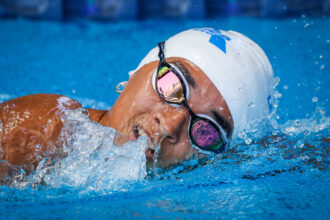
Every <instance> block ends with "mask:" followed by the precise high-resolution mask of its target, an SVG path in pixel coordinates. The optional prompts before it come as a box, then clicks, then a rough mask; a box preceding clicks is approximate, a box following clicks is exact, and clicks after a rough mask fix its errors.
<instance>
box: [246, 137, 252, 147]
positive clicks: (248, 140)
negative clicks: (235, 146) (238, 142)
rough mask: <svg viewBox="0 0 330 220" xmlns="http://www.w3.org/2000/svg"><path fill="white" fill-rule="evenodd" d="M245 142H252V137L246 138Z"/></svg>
mask: <svg viewBox="0 0 330 220" xmlns="http://www.w3.org/2000/svg"><path fill="white" fill-rule="evenodd" d="M244 142H245V144H247V145H249V144H251V143H252V139H251V138H245V140H244Z"/></svg>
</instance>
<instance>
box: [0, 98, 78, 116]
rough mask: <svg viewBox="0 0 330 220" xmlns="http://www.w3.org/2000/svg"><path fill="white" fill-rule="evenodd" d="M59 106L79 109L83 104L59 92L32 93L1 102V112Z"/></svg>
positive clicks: (42, 109)
mask: <svg viewBox="0 0 330 220" xmlns="http://www.w3.org/2000/svg"><path fill="white" fill-rule="evenodd" d="M54 108H57V109H59V110H61V109H62V110H64V109H77V108H81V104H80V103H79V102H78V101H76V100H73V99H71V98H69V97H67V96H63V95H58V94H46V93H40V94H32V95H26V96H21V97H18V98H14V99H11V100H8V101H6V102H3V103H0V113H3V111H8V110H14V111H15V110H16V111H18V110H27V109H30V110H32V109H33V110H37V111H39V112H43V111H49V109H53V110H54Z"/></svg>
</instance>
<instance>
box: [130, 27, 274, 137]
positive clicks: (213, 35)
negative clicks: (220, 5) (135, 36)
mask: <svg viewBox="0 0 330 220" xmlns="http://www.w3.org/2000/svg"><path fill="white" fill-rule="evenodd" d="M158 51H159V49H158V47H155V48H154V49H152V50H151V51H150V52H149V53H148V55H147V56H146V57H145V58H144V59H143V60H142V61H141V63H140V64H139V66H138V68H137V69H136V70H138V69H140V68H141V67H142V66H143V65H145V64H147V63H150V62H152V61H155V60H159V59H158ZM169 57H181V58H185V59H187V60H189V61H191V62H192V63H194V64H195V65H197V66H198V67H199V68H200V69H201V70H202V71H203V72H204V73H205V74H206V75H207V76H208V78H209V79H210V80H211V81H212V82H213V84H214V85H215V86H216V88H217V89H218V90H219V92H220V93H221V95H222V96H223V98H224V99H225V101H226V103H227V105H228V108H229V111H230V112H231V115H232V117H233V122H234V132H233V137H235V136H236V135H237V134H238V132H240V131H242V130H243V129H249V128H251V127H252V126H253V125H254V124H256V123H257V122H258V121H260V120H262V119H264V118H265V117H267V116H268V115H269V113H270V111H271V109H272V102H273V89H272V84H273V69H272V67H271V65H270V63H269V60H268V58H267V56H266V55H265V53H264V52H263V50H262V49H261V48H260V47H259V46H258V45H257V44H256V43H254V42H253V41H252V40H250V39H249V38H247V37H246V36H244V35H242V34H240V33H237V32H235V31H222V30H215V29H213V28H196V29H191V30H187V31H183V32H181V33H179V34H176V35H174V36H173V37H171V38H169V39H168V40H167V41H166V43H165V58H169ZM136 70H133V71H131V72H130V75H132V74H134V72H136Z"/></svg>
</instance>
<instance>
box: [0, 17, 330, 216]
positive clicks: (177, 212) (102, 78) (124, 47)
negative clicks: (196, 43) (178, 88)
mask: <svg viewBox="0 0 330 220" xmlns="http://www.w3.org/2000/svg"><path fill="white" fill-rule="evenodd" d="M195 27H214V28H221V29H224V30H229V29H232V30H236V31H239V32H241V33H243V34H245V35H247V36H248V37H250V38H251V39H253V40H254V41H255V42H257V43H258V44H259V45H260V46H261V47H262V48H263V49H264V50H265V52H266V54H267V55H268V57H269V59H270V62H271V64H272V66H273V68H274V72H275V76H276V79H275V82H274V87H275V89H276V93H275V98H276V105H275V112H274V114H273V117H272V118H271V120H270V123H269V124H267V125H265V124H263V125H260V127H259V129H258V130H252V131H247V132H246V133H244V134H243V135H241V138H239V139H237V140H235V141H234V142H235V144H233V145H232V146H230V147H229V148H228V150H227V151H226V152H225V153H224V154H222V155H219V156H217V157H211V158H209V160H207V161H202V162H197V161H188V162H186V163H185V164H183V165H182V166H178V167H175V168H173V169H171V170H166V171H162V170H157V169H156V170H154V171H153V173H149V174H147V171H146V167H145V158H144V151H143V150H144V147H145V146H146V142H147V140H146V139H144V138H140V139H139V140H138V141H137V142H130V143H128V144H126V145H125V146H124V147H123V148H120V150H118V148H116V146H114V144H113V137H114V135H115V133H116V132H115V131H114V130H113V129H111V128H104V127H102V126H100V125H97V124H94V123H92V122H90V121H89V120H88V119H87V118H85V117H84V116H83V114H82V112H81V111H74V112H68V113H67V114H66V115H65V117H64V119H63V120H65V121H66V123H65V125H67V126H68V128H69V127H70V124H72V123H73V124H74V125H76V129H75V130H74V132H73V136H72V139H70V140H69V142H68V143H69V144H68V146H65V148H64V149H65V150H66V151H67V152H69V156H68V157H67V158H65V159H63V160H60V161H56V162H55V164H54V166H53V167H51V168H47V167H44V166H43V165H42V164H43V163H44V162H45V161H42V163H41V164H40V166H39V167H38V170H37V171H36V173H35V174H33V175H30V176H25V177H24V178H23V180H22V181H18V182H15V181H14V182H12V183H11V185H10V187H8V186H0V204H1V205H0V219H16V218H19V219H20V218H22V219H23V218H27V217H28V218H32V219H36V218H37V219H49V218H50V219H54V218H79V217H81V218H84V219H87V218H93V219H94V218H110V217H113V218H116V217H117V218H119V217H125V218H141V217H153V218H170V219H173V218H179V219H197V218H198V219H199V218H203V219H214V218H216V219H233V218H234V219H235V218H237V219H245V218H249V219H250V218H257V219H265V218H266V219H268V218H276V219H278V218H281V219H282V218H291V219H293V218H294V219H310V218H314V219H328V218H329V217H330V207H329V204H330V196H329V194H330V179H329V177H330V176H329V136H330V135H329V131H330V126H329V125H330V118H329V107H330V106H329V100H328V99H329V94H330V91H329V90H330V71H329V65H330V53H329V52H330V19H329V18H311V17H306V16H302V17H300V18H290V19H286V20H264V19H257V18H246V17H236V18H219V19H215V20H200V21H199V20H195V21H186V20H182V21H163V20H157V21H142V22H120V23H94V22H88V21H82V20H76V21H72V22H68V23H56V22H46V21H29V20H21V19H18V20H1V21H0V42H1V43H0V102H3V101H6V100H8V99H11V98H15V97H18V96H22V95H26V94H32V93H58V94H63V95H67V96H69V97H72V98H74V99H76V100H78V101H80V102H81V103H82V104H83V106H84V107H93V108H99V109H107V108H110V107H111V105H112V104H113V103H114V101H115V100H116V98H117V97H118V95H117V94H116V93H115V92H114V87H115V86H116V84H117V83H118V82H121V81H124V80H127V79H128V75H127V73H128V72H129V71H130V70H132V69H135V68H136V66H137V65H138V63H139V61H140V60H141V59H142V58H143V57H144V56H145V55H146V53H147V52H148V51H149V50H150V49H151V48H153V47H155V45H156V44H157V43H158V42H159V41H163V40H166V39H167V38H168V37H170V36H172V35H173V34H175V33H178V32H180V31H183V30H185V29H189V28H195ZM65 128H66V127H65ZM81 145H83V146H85V147H84V148H83V149H81V148H79V150H77V148H75V146H81ZM132 149H134V150H132ZM41 179H42V181H43V183H44V184H40V182H41Z"/></svg>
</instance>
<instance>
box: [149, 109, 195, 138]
mask: <svg viewBox="0 0 330 220" xmlns="http://www.w3.org/2000/svg"><path fill="white" fill-rule="evenodd" d="M189 116H190V115H189V113H188V112H187V111H186V110H185V109H184V108H177V107H172V106H167V107H164V109H162V110H161V111H157V112H156V113H155V114H154V115H153V117H154V120H155V121H156V123H158V124H159V126H160V130H161V132H162V133H163V135H165V138H166V139H167V140H168V141H169V142H170V143H172V144H175V143H177V142H178V141H179V140H180V135H181V134H182V133H183V132H185V133H187V128H186V127H185V126H187V125H188V120H189Z"/></svg>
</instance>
